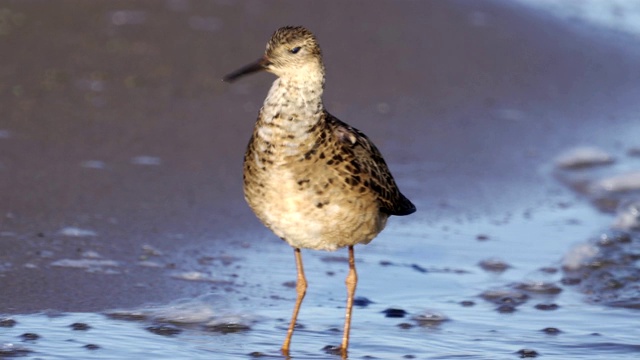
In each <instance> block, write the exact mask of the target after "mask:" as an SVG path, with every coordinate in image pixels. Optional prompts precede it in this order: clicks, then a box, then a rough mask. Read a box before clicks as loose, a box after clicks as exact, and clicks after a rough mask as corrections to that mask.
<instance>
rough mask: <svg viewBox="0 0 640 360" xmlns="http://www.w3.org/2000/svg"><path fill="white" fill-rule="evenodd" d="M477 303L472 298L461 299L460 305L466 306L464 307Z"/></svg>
mask: <svg viewBox="0 0 640 360" xmlns="http://www.w3.org/2000/svg"><path fill="white" fill-rule="evenodd" d="M475 304H476V303H475V302H474V301H471V300H463V301H460V305H462V306H464V307H470V306H474V305H475Z"/></svg>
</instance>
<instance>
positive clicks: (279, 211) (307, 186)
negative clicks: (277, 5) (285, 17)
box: [225, 27, 416, 356]
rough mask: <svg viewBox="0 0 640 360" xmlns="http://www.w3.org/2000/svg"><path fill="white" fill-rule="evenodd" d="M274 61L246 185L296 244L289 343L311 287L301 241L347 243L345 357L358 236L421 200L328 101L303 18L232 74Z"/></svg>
mask: <svg viewBox="0 0 640 360" xmlns="http://www.w3.org/2000/svg"><path fill="white" fill-rule="evenodd" d="M260 70H266V71H269V72H271V73H274V74H275V75H276V76H278V78H277V79H276V80H275V81H274V83H273V85H272V87H271V89H270V90H269V93H268V95H267V98H266V99H265V101H264V105H263V107H262V109H261V110H260V114H259V115H258V120H257V121H256V124H255V128H254V131H253V135H252V136H251V140H250V141H249V145H248V147H247V151H246V153H245V157H244V194H245V199H246V200H247V203H248V204H249V206H250V207H251V209H252V210H253V211H254V212H255V214H256V215H257V216H258V218H259V219H260V220H261V221H262V222H263V223H264V224H265V225H266V226H267V227H268V228H269V229H271V230H272V231H273V232H274V233H275V234H276V235H277V236H279V237H280V238H282V239H283V240H285V241H286V242H288V243H289V244H290V245H291V246H293V247H294V248H295V249H296V262H297V266H298V287H297V290H298V299H297V301H296V307H295V309H294V316H293V318H292V321H291V324H290V327H289V332H288V334H287V339H286V340H285V344H284V345H283V351H286V352H288V348H289V341H290V338H291V333H292V332H293V328H294V325H295V320H296V317H297V313H298V309H299V306H300V303H301V301H302V298H303V297H304V294H305V290H306V280H305V278H304V272H303V269H302V260H301V257H300V251H299V249H300V248H309V249H318V250H336V249H338V248H340V247H345V246H348V247H349V256H350V257H349V261H350V273H349V276H348V277H347V288H348V290H349V291H348V294H349V296H348V302H347V320H346V321H345V332H344V337H343V344H342V349H343V356H346V348H347V345H348V337H349V326H350V317H351V307H352V302H353V294H354V291H355V286H356V282H357V276H356V272H355V265H354V260H353V245H356V244H359V243H363V244H366V243H368V242H370V241H371V240H372V239H373V238H374V237H375V236H376V235H378V233H380V231H382V229H383V228H384V227H385V224H386V222H387V218H388V217H389V216H390V215H408V214H411V213H413V212H414V211H415V210H416V209H415V207H414V205H413V204H412V203H411V201H409V200H408V199H407V198H406V197H405V196H404V195H402V193H400V190H399V189H398V187H397V185H396V183H395V181H394V179H393V177H392V175H391V172H390V171H389V168H388V167H387V164H386V163H385V161H384V159H383V158H382V155H381V154H380V152H379V151H378V149H377V148H376V147H375V145H373V143H372V142H371V141H370V140H369V139H368V138H367V137H366V136H365V135H364V134H363V133H362V132H360V131H359V130H357V129H355V128H353V127H351V126H349V125H347V124H345V123H343V122H342V121H340V120H338V119H337V118H335V117H334V116H333V115H331V114H329V113H328V112H327V111H326V110H325V108H324V105H323V103H322V92H323V89H324V81H325V73H324V65H323V63H322V54H321V51H320V47H319V46H318V43H317V41H316V38H315V37H314V35H313V34H312V33H311V32H309V31H308V30H307V29H305V28H303V27H283V28H280V29H278V30H277V31H276V32H275V33H274V34H273V36H272V37H271V39H270V40H269V42H268V43H267V48H266V51H265V55H264V56H263V57H262V58H261V59H259V60H258V61H257V62H256V63H253V64H250V65H248V66H245V67H244V68H242V69H240V70H238V71H236V72H234V73H232V74H230V75H228V76H227V77H226V78H225V80H226V81H233V80H235V79H236V78H238V77H240V76H243V75H245V74H248V73H252V72H255V71H260Z"/></svg>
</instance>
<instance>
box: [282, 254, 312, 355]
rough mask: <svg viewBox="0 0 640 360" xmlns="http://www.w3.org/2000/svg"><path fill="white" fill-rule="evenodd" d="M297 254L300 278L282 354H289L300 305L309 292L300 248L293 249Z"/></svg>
mask: <svg viewBox="0 0 640 360" xmlns="http://www.w3.org/2000/svg"><path fill="white" fill-rule="evenodd" d="M293 251H294V254H295V256H296V268H297V269H298V280H297V282H296V292H297V293H298V296H297V297H296V305H295V307H294V308H293V315H292V316H291V322H290V323H289V329H288V330H287V337H286V338H285V339H284V344H282V354H283V355H285V356H289V345H290V344H291V336H292V335H293V329H294V328H295V327H296V320H297V318H298V312H299V311H300V305H301V304H302V299H304V294H306V292H307V279H306V278H305V277H304V268H303V267H302V256H301V255H300V249H298V248H296V249H294V250H293Z"/></svg>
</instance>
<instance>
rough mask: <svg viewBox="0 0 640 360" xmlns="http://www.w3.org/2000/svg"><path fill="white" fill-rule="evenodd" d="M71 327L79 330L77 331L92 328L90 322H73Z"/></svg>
mask: <svg viewBox="0 0 640 360" xmlns="http://www.w3.org/2000/svg"><path fill="white" fill-rule="evenodd" d="M69 327H71V329H73V330H77V331H86V330H89V329H91V326H89V325H88V324H85V323H73V324H71V325H69Z"/></svg>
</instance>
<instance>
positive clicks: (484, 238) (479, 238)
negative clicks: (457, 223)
mask: <svg viewBox="0 0 640 360" xmlns="http://www.w3.org/2000/svg"><path fill="white" fill-rule="evenodd" d="M476 240H478V241H487V240H489V236H487V235H483V234H480V235H478V236H476Z"/></svg>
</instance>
